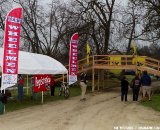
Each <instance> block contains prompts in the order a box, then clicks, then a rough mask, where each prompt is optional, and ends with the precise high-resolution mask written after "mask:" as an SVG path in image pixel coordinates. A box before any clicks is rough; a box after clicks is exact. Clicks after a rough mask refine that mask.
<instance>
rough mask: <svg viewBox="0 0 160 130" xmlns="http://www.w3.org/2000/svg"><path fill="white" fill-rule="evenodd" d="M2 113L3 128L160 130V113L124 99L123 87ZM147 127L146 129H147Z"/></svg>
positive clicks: (18, 129) (0, 126)
mask: <svg viewBox="0 0 160 130" xmlns="http://www.w3.org/2000/svg"><path fill="white" fill-rule="evenodd" d="M79 99H80V97H74V98H70V99H68V100H63V101H56V102H52V103H48V104H45V105H39V106H35V107H31V108H27V109H23V110H18V111H15V112H9V113H5V114H4V115H1V116H0V130H150V129H151V128H152V130H154V129H155V130H160V113H159V112H156V111H154V110H152V109H150V108H146V107H143V106H141V105H140V104H139V103H138V102H133V101H132V99H131V95H129V98H128V100H129V101H128V102H121V101H120V89H118V88H113V89H109V90H108V91H106V92H99V93H94V94H87V100H86V101H84V102H81V101H79ZM145 128H146V129H145Z"/></svg>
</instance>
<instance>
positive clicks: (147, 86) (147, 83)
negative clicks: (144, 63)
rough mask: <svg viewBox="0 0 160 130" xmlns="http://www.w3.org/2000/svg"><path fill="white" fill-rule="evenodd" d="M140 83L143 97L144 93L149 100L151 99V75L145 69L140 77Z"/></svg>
mask: <svg viewBox="0 0 160 130" xmlns="http://www.w3.org/2000/svg"><path fill="white" fill-rule="evenodd" d="M141 84H142V93H143V99H145V95H146V94H147V95H148V97H149V100H151V77H150V76H149V75H148V73H147V71H144V72H143V75H142V77H141Z"/></svg>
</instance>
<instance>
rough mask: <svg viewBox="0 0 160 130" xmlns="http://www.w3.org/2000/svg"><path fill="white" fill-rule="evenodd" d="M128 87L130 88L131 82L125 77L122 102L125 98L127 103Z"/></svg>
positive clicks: (122, 85) (122, 84)
mask: <svg viewBox="0 0 160 130" xmlns="http://www.w3.org/2000/svg"><path fill="white" fill-rule="evenodd" d="M128 87H129V82H128V81H127V80H126V77H125V76H123V78H122V80H121V101H123V99H124V97H125V101H127V95H128Z"/></svg>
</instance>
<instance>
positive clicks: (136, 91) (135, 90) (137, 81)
mask: <svg viewBox="0 0 160 130" xmlns="http://www.w3.org/2000/svg"><path fill="white" fill-rule="evenodd" d="M140 87H141V80H140V78H139V75H136V76H135V77H134V79H133V80H132V83H131V88H132V92H133V101H138V96H139V90H140Z"/></svg>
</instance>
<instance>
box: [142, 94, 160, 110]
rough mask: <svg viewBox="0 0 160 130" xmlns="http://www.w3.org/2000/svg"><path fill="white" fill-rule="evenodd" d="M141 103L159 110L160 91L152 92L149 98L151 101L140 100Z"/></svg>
mask: <svg viewBox="0 0 160 130" xmlns="http://www.w3.org/2000/svg"><path fill="white" fill-rule="evenodd" d="M141 104H142V105H143V106H146V107H150V108H152V109H154V110H156V111H160V93H156V94H154V95H153V96H152V98H151V101H145V102H141Z"/></svg>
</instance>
